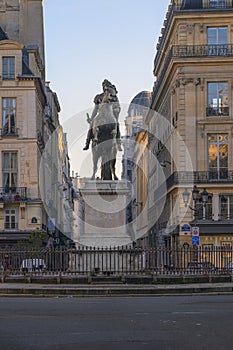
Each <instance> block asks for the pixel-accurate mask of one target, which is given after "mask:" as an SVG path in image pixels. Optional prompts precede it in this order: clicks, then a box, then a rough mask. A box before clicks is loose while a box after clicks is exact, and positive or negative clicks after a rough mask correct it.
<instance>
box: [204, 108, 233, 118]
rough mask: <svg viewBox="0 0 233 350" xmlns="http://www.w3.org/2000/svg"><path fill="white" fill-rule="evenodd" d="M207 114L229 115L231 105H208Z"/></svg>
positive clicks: (210, 115) (208, 115)
mask: <svg viewBox="0 0 233 350" xmlns="http://www.w3.org/2000/svg"><path fill="white" fill-rule="evenodd" d="M206 116H207V117H214V116H223V117H225V116H229V107H207V108H206Z"/></svg>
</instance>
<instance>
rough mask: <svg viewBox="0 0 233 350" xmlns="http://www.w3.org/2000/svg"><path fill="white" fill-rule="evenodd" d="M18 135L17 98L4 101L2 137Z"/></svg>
mask: <svg viewBox="0 0 233 350" xmlns="http://www.w3.org/2000/svg"><path fill="white" fill-rule="evenodd" d="M15 134H16V98H6V97H4V98H3V99H2V136H4V135H15Z"/></svg>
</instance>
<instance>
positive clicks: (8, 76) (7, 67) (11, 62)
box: [2, 57, 15, 80]
mask: <svg viewBox="0 0 233 350" xmlns="http://www.w3.org/2000/svg"><path fill="white" fill-rule="evenodd" d="M2 79H4V80H12V79H15V57H3V58H2Z"/></svg>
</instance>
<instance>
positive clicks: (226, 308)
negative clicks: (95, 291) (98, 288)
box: [0, 296, 233, 350]
mask: <svg viewBox="0 0 233 350" xmlns="http://www.w3.org/2000/svg"><path fill="white" fill-rule="evenodd" d="M232 344H233V297H232V296H185V297H183V296H180V297H145V298H144V297H139V298H138V297H122V298H117V297H115V298H110V297H107V298H105V297H99V298H94V297H93V298H72V297H67V298H0V349H1V350H13V349H17V350H34V349H39V350H50V349H51V350H52V349H53V350H74V349H75V350H87V349H88V350H92V349H93V350H115V349H120V350H124V349H126V350H138V349H156V350H170V349H172V350H182V349H184V350H186V349H187V350H210V349H211V350H215V349H216V350H226V349H232V346H233V345H232Z"/></svg>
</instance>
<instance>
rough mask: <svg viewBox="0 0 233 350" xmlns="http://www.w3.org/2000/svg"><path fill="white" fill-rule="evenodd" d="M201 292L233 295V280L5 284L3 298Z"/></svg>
mask: <svg viewBox="0 0 233 350" xmlns="http://www.w3.org/2000/svg"><path fill="white" fill-rule="evenodd" d="M200 294H202V295H203V294H206V295H207V294H208V295H210V294H215V295H216V294H218V295H220V294H233V283H223V284H215V283H212V284H196V285H195V284H191V285H170V286H167V285H159V286H158V285H155V286H154V285H152V286H148V285H141V286H138V285H118V286H116V285H109V286H106V285H99V286H94V285H92V286H86V285H82V286H75V287H74V286H73V285H63V286H57V285H54V286H53V287H51V286H48V285H35V284H27V285H20V286H19V285H18V284H11V285H9V284H7V285H6V286H5V285H1V288H0V297H4V296H5V297H9V296H11V297H16V296H17V297H18V296H24V297H28V296H31V297H66V296H73V297H76V296H77V297H87V296H172V295H173V296H178V295H200Z"/></svg>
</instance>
